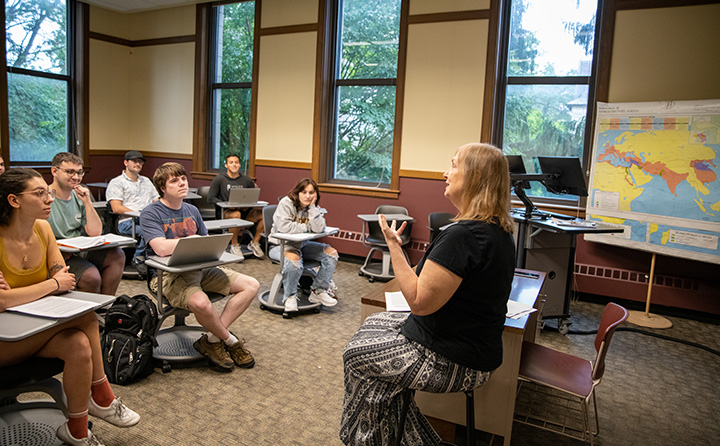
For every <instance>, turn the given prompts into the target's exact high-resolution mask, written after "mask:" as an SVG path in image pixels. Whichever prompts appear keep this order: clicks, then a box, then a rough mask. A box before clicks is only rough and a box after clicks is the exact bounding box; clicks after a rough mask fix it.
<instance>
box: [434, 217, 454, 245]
mask: <svg viewBox="0 0 720 446" xmlns="http://www.w3.org/2000/svg"><path fill="white" fill-rule="evenodd" d="M454 217H455V214H451V213H450V212H431V213H430V214H428V224H429V226H428V229H430V243H432V242H433V240H435V237H437V236H438V234H439V233H440V231H441V229H440V228H442V227H443V226H445V225H449V224H450V223H452V219H453V218H454Z"/></svg>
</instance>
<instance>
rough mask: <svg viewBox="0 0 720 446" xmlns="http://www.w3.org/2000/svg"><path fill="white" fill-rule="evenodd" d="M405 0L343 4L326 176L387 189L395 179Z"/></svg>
mask: <svg viewBox="0 0 720 446" xmlns="http://www.w3.org/2000/svg"><path fill="white" fill-rule="evenodd" d="M400 4H401V1H400V0H339V2H338V8H337V11H338V27H337V36H336V47H335V48H336V51H335V64H334V73H333V79H332V81H331V82H332V91H331V96H332V100H331V102H332V104H333V106H334V108H333V110H332V114H331V124H330V125H329V133H330V134H329V135H328V146H329V147H328V157H327V166H326V168H327V172H326V176H325V178H326V179H327V180H328V181H330V182H335V183H340V184H351V185H364V186H379V187H385V188H388V187H389V185H390V178H391V175H392V161H393V137H394V127H395V87H396V80H397V65H398V47H399V36H400Z"/></svg>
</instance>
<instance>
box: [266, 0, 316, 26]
mask: <svg viewBox="0 0 720 446" xmlns="http://www.w3.org/2000/svg"><path fill="white" fill-rule="evenodd" d="M318 8H319V6H318V0H262V18H261V20H260V26H261V27H262V28H273V27H277V26H291V25H305V24H308V23H317V21H318Z"/></svg>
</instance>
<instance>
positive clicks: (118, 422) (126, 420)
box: [88, 397, 140, 427]
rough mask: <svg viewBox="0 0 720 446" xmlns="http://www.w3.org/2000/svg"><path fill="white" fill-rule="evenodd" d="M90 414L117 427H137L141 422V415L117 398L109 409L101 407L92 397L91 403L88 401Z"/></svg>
mask: <svg viewBox="0 0 720 446" xmlns="http://www.w3.org/2000/svg"><path fill="white" fill-rule="evenodd" d="M88 413H89V414H90V415H92V416H94V417H97V418H100V419H102V420H105V421H107V422H108V423H110V424H114V425H115V426H117V427H130V426H135V425H136V424H138V421H140V415H138V414H137V413H135V411H133V410H132V409H128V407H127V406H126V405H124V404H123V403H122V401H120V398H115V399H114V400H113V402H112V403H110V406H109V407H101V406H98V405H97V403H95V401H94V400H93V399H92V397H90V401H88Z"/></svg>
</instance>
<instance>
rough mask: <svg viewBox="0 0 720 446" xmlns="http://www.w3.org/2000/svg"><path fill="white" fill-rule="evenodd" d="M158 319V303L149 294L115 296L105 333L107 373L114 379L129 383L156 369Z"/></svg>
mask: <svg viewBox="0 0 720 446" xmlns="http://www.w3.org/2000/svg"><path fill="white" fill-rule="evenodd" d="M158 323H159V320H158V312H157V307H156V306H155V303H154V302H153V301H152V300H151V299H150V298H149V297H147V296H146V295H144V294H138V295H136V296H133V297H130V296H128V295H126V294H123V295H122V296H119V297H118V298H117V299H115V302H113V304H112V305H111V306H110V308H108V310H107V312H106V313H105V330H104V332H103V334H102V337H101V344H102V352H103V359H104V360H103V364H105V374H106V375H107V377H108V380H109V381H110V382H111V383H114V384H122V385H125V384H129V383H131V382H133V381H138V380H140V379H142V378H144V377H146V376H147V375H149V374H150V373H152V371H153V362H152V353H153V347H154V346H156V345H157V341H156V340H155V337H154V335H155V330H156V328H157V325H158Z"/></svg>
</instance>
